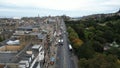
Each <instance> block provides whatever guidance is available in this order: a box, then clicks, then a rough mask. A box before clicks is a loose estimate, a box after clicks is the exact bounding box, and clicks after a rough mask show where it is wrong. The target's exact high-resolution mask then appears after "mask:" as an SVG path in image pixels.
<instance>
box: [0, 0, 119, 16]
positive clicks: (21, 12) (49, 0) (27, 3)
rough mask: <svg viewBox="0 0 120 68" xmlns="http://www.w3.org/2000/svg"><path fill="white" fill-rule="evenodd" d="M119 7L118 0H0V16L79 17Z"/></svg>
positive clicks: (114, 10)
mask: <svg viewBox="0 0 120 68" xmlns="http://www.w3.org/2000/svg"><path fill="white" fill-rule="evenodd" d="M119 8H120V0H0V17H7V16H8V17H15V16H17V17H21V16H37V15H38V14H39V16H48V15H51V16H55V15H68V16H71V17H79V16H84V15H90V14H98V13H112V12H116V11H118V10H119Z"/></svg>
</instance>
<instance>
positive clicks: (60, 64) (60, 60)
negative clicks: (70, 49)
mask: <svg viewBox="0 0 120 68" xmlns="http://www.w3.org/2000/svg"><path fill="white" fill-rule="evenodd" d="M62 49H63V48H62V46H59V45H58V50H57V61H56V68H63V62H64V61H63V59H64V58H63V52H62V51H63V50H62Z"/></svg>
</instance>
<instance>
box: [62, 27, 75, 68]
mask: <svg viewBox="0 0 120 68" xmlns="http://www.w3.org/2000/svg"><path fill="white" fill-rule="evenodd" d="M64 30H65V31H66V27H65V25H64ZM64 41H65V42H64V44H65V45H64V48H65V52H66V62H67V63H68V64H67V65H68V68H75V65H74V62H73V57H72V52H71V51H69V48H68V44H69V43H68V38H67V35H66V34H64Z"/></svg>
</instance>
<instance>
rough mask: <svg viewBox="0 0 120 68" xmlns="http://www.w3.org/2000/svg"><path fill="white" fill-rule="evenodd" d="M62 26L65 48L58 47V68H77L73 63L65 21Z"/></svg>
mask: <svg viewBox="0 0 120 68" xmlns="http://www.w3.org/2000/svg"><path fill="white" fill-rule="evenodd" d="M61 26H62V27H63V29H62V31H61V32H62V39H63V41H64V42H63V46H62V45H61V46H58V50H57V60H56V68H75V64H74V61H73V56H72V52H70V51H69V49H68V44H69V43H68V38H67V35H66V33H64V31H65V32H66V26H65V23H64V21H63V20H62V22H61Z"/></svg>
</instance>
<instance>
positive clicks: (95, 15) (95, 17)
mask: <svg viewBox="0 0 120 68" xmlns="http://www.w3.org/2000/svg"><path fill="white" fill-rule="evenodd" d="M113 16H120V10H119V11H118V12H115V13H108V14H94V15H88V16H83V17H81V20H87V19H94V20H95V19H103V18H107V17H113Z"/></svg>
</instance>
